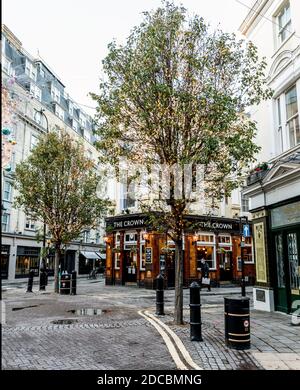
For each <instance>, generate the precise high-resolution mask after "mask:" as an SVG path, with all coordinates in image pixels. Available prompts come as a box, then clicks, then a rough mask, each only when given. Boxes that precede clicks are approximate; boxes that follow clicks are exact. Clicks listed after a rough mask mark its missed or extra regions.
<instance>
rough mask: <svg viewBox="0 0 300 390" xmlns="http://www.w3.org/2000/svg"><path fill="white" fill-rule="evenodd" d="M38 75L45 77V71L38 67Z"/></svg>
mask: <svg viewBox="0 0 300 390" xmlns="http://www.w3.org/2000/svg"><path fill="white" fill-rule="evenodd" d="M40 76H41V77H42V78H43V79H44V78H45V71H44V70H43V69H42V68H41V67H40Z"/></svg>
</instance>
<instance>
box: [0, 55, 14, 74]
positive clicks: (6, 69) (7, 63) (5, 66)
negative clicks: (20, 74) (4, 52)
mask: <svg viewBox="0 0 300 390" xmlns="http://www.w3.org/2000/svg"><path fill="white" fill-rule="evenodd" d="M2 70H3V71H4V72H5V73H7V74H8V75H9V76H11V75H12V68H11V63H10V61H8V59H7V58H6V57H4V56H3V57H2Z"/></svg>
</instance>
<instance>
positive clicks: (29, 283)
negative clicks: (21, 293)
mask: <svg viewBox="0 0 300 390" xmlns="http://www.w3.org/2000/svg"><path fill="white" fill-rule="evenodd" d="M33 277H34V270H33V269H31V270H30V271H29V278H28V285H27V292H32V285H33Z"/></svg>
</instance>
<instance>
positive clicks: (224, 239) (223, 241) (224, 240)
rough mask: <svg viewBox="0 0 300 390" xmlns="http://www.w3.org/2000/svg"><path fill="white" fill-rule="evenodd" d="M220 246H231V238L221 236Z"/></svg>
mask: <svg viewBox="0 0 300 390" xmlns="http://www.w3.org/2000/svg"><path fill="white" fill-rule="evenodd" d="M219 244H226V245H231V236H219Z"/></svg>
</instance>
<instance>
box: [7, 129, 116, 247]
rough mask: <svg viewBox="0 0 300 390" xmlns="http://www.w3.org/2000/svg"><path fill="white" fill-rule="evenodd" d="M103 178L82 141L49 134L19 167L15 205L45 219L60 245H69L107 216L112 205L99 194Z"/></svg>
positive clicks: (55, 240) (32, 215)
mask: <svg viewBox="0 0 300 390" xmlns="http://www.w3.org/2000/svg"><path fill="white" fill-rule="evenodd" d="M99 180H100V178H99V177H98V175H97V173H96V171H95V168H94V166H93V162H92V161H91V160H90V159H88V158H86V157H85V156H84V149H83V146H82V145H81V144H80V143H79V142H78V141H74V140H73V139H72V138H71V136H70V135H68V134H67V133H62V134H60V135H58V134H57V133H49V134H46V135H44V136H43V137H42V138H41V139H40V141H39V143H38V145H37V146H36V147H35V148H34V150H33V151H32V153H31V154H30V156H29V157H28V158H27V160H25V161H24V162H22V163H20V164H19V165H18V166H17V167H16V181H15V187H16V189H17V191H18V195H17V197H16V199H15V205H16V207H21V208H23V209H24V211H25V213H26V214H27V215H29V216H31V217H32V218H34V219H36V220H40V221H42V222H45V223H46V225H47V226H48V229H49V231H50V233H51V237H52V240H53V242H55V244H56V245H62V244H66V243H68V242H70V241H71V240H73V239H75V238H77V237H78V236H79V234H80V233H81V232H82V231H83V230H84V229H86V228H92V227H95V226H96V225H98V224H99V221H100V218H101V217H103V214H104V212H105V210H106V208H107V206H108V205H109V204H108V202H107V201H106V200H103V199H98V197H97V195H96V187H97V184H98V183H99Z"/></svg>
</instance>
